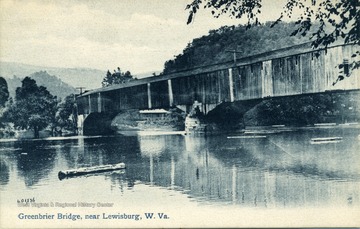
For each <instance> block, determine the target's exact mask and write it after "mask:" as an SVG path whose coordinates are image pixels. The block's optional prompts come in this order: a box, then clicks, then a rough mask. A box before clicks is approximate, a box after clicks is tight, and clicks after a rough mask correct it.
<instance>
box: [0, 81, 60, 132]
mask: <svg viewBox="0 0 360 229" xmlns="http://www.w3.org/2000/svg"><path fill="white" fill-rule="evenodd" d="M57 103H58V100H57V98H56V96H53V95H51V94H50V92H49V91H48V90H47V89H46V88H45V87H43V86H40V87H39V86H37V84H36V81H35V80H33V79H31V78H30V77H25V78H24V79H23V80H22V86H21V87H18V88H16V95H15V101H14V102H13V103H12V104H11V105H9V108H8V110H7V111H6V112H5V114H4V116H5V117H6V119H7V120H8V121H10V122H13V123H14V126H15V127H16V128H20V129H27V130H28V129H32V130H33V131H34V137H35V138H39V131H40V130H42V129H44V128H46V127H47V126H48V125H50V124H52V123H53V122H54V118H55V114H56V109H57Z"/></svg>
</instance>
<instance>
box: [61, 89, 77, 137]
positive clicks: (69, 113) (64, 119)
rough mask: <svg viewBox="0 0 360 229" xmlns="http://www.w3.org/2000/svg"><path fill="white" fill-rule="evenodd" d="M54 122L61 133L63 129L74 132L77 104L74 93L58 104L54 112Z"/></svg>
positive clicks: (75, 128)
mask: <svg viewBox="0 0 360 229" xmlns="http://www.w3.org/2000/svg"><path fill="white" fill-rule="evenodd" d="M56 124H57V127H60V132H61V133H62V132H63V131H64V129H66V130H69V131H72V132H73V133H76V130H77V106H76V101H75V95H74V94H71V95H69V96H67V97H65V99H64V101H63V102H62V103H60V104H59V106H58V112H57V113H56Z"/></svg>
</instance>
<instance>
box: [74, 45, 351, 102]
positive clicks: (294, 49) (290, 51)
mask: <svg viewBox="0 0 360 229" xmlns="http://www.w3.org/2000/svg"><path fill="white" fill-rule="evenodd" d="M337 46H344V44H342V45H335V46H331V47H328V49H329V48H333V47H337ZM322 49H323V48H322ZM317 50H321V48H320V49H316V50H314V49H312V47H311V42H308V43H304V44H300V45H295V46H290V47H286V48H282V49H277V50H274V51H269V52H265V53H261V54H257V55H252V56H248V57H243V58H239V59H237V60H236V66H237V67H241V66H244V65H249V64H254V63H257V62H261V61H267V60H271V59H277V58H282V57H287V56H294V55H299V54H304V53H309V52H314V51H317ZM232 67H234V61H228V62H223V63H218V64H213V65H207V66H200V67H196V68H193V69H188V70H183V71H178V72H174V73H169V74H164V75H159V76H152V77H146V78H142V79H136V80H133V81H130V82H128V83H124V84H117V85H113V86H109V87H104V88H98V89H94V90H91V91H88V92H85V93H83V94H82V95H81V96H87V95H91V94H95V93H99V92H106V91H113V90H117V89H121V88H127V87H133V86H138V85H143V84H147V83H153V82H159V81H164V80H168V79H173V78H179V77H185V76H190V75H197V74H202V73H209V72H214V71H217V70H223V69H228V68H232Z"/></svg>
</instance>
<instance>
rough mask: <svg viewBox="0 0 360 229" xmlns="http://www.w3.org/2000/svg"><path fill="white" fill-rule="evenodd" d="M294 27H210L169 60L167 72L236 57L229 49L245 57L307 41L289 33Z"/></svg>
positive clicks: (282, 25) (279, 25)
mask: <svg viewBox="0 0 360 229" xmlns="http://www.w3.org/2000/svg"><path fill="white" fill-rule="evenodd" d="M294 26H295V23H279V24H278V25H277V26H276V27H274V28H271V23H266V24H264V25H260V26H256V27H251V28H250V29H247V28H246V26H242V25H239V26H223V27H221V28H219V29H216V30H210V31H209V34H208V35H206V36H202V37H200V38H196V39H194V40H193V41H192V42H191V43H189V44H188V45H187V47H186V48H185V49H184V50H183V53H182V54H179V55H177V56H176V58H175V59H174V60H169V61H167V62H165V66H164V73H170V72H174V71H180V70H185V69H188V68H194V67H197V66H204V65H211V64H216V63H221V62H225V61H229V60H232V59H233V54H232V53H230V52H229V50H236V51H237V53H236V57H237V58H241V57H246V56H250V55H254V54H259V53H263V52H267V51H272V50H276V49H280V48H283V47H286V46H291V45H295V44H299V43H304V42H306V41H307V39H308V38H306V37H300V36H293V37H290V36H289V34H290V33H291V32H292V31H293V29H294Z"/></svg>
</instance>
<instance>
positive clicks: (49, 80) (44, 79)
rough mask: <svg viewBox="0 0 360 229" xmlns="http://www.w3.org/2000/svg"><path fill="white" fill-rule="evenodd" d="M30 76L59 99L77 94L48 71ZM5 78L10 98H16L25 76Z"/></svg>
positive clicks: (72, 88)
mask: <svg viewBox="0 0 360 229" xmlns="http://www.w3.org/2000/svg"><path fill="white" fill-rule="evenodd" d="M28 76H29V77H31V78H32V79H34V80H35V81H36V83H37V85H39V86H44V87H46V88H47V89H48V91H49V92H50V93H51V94H53V95H56V96H57V97H58V98H65V97H66V96H68V95H70V94H72V93H76V89H75V88H74V87H72V86H70V85H68V84H67V83H64V82H63V81H62V80H61V79H59V78H58V77H56V76H53V75H50V74H49V73H47V72H46V71H40V72H35V73H33V74H30V75H28ZM4 78H5V80H6V82H7V84H8V90H9V93H10V97H13V98H14V97H15V90H16V88H17V87H21V81H22V80H23V78H25V76H22V77H17V76H15V77H11V78H7V77H4Z"/></svg>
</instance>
